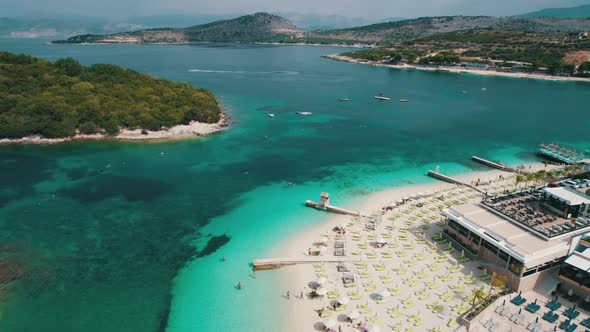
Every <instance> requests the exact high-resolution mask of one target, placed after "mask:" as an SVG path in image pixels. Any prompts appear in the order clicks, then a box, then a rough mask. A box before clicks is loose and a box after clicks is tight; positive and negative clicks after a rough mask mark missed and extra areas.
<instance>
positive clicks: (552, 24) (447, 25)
mask: <svg viewBox="0 0 590 332" xmlns="http://www.w3.org/2000/svg"><path fill="white" fill-rule="evenodd" d="M472 29H475V30H481V29H488V30H504V31H530V32H543V33H554V32H578V31H590V20H585V19H555V18H542V17H530V18H517V17H490V16H442V17H421V18H416V19H411V20H403V21H396V22H386V23H378V24H372V25H367V26H360V27H354V28H348V29H337V30H324V31H312V32H310V33H308V34H307V36H308V37H312V38H323V39H332V40H341V41H357V42H373V43H383V42H386V43H396V42H402V41H406V40H411V39H415V38H419V37H424V36H430V35H434V34H439V33H447V32H453V31H462V30H472Z"/></svg>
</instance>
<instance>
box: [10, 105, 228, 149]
mask: <svg viewBox="0 0 590 332" xmlns="http://www.w3.org/2000/svg"><path fill="white" fill-rule="evenodd" d="M229 124H230V117H229V116H228V115H227V114H226V113H223V112H222V113H221V117H220V119H219V121H218V122H216V123H202V122H197V121H191V123H190V124H187V125H177V126H174V127H170V128H167V129H162V130H158V131H150V130H144V129H142V128H133V129H131V128H124V129H121V131H120V132H119V133H118V134H117V135H106V134H90V135H85V134H77V135H75V136H70V137H63V138H45V137H41V136H38V135H34V136H26V137H22V138H2V139H0V144H3V145H7V144H49V145H52V144H61V143H67V142H73V141H85V140H111V141H129V142H151V141H167V140H179V139H186V138H193V137H202V136H211V135H215V134H219V133H221V132H222V131H224V130H226V129H227V128H228V127H229Z"/></svg>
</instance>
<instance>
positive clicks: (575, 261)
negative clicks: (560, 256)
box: [565, 254, 590, 271]
mask: <svg viewBox="0 0 590 332" xmlns="http://www.w3.org/2000/svg"><path fill="white" fill-rule="evenodd" d="M565 262H566V263H567V264H569V265H571V266H575V267H577V268H578V269H580V270H583V271H588V270H590V259H588V258H587V257H585V256H582V255H576V254H573V255H571V256H570V257H568V259H566V260H565Z"/></svg>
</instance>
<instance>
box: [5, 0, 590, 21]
mask: <svg viewBox="0 0 590 332" xmlns="http://www.w3.org/2000/svg"><path fill="white" fill-rule="evenodd" d="M589 2H590V1H589V0H290V1H287V0H0V16H12V15H29V14H33V15H43V14H53V15H80V14H82V15H87V16H102V17H113V18H122V17H127V16H136V15H158V14H234V13H236V14H237V13H253V12H257V11H270V12H278V11H282V12H287V11H288V12H301V13H316V14H336V15H343V16H349V17H365V18H384V17H408V18H409V17H417V16H433V15H458V14H464V15H493V16H502V15H513V14H519V13H524V12H527V11H533V10H537V9H542V8H545V7H571V6H577V5H581V4H585V3H589Z"/></svg>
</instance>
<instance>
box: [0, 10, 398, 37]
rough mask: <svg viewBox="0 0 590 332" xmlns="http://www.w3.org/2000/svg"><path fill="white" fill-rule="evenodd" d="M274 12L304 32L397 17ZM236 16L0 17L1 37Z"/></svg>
mask: <svg viewBox="0 0 590 332" xmlns="http://www.w3.org/2000/svg"><path fill="white" fill-rule="evenodd" d="M275 15H277V16H281V17H284V18H287V19H289V20H290V21H291V22H293V24H294V25H295V26H296V27H297V28H298V29H300V30H303V31H312V30H329V29H344V28H350V27H355V26H361V25H367V24H372V23H380V22H389V21H397V20H400V19H399V18H387V19H380V20H369V19H365V18H361V17H345V16H339V15H321V14H302V13H296V12H288V13H275ZM238 16H240V15H239V14H224V15H207V14H202V15H198V14H181V15H152V16H133V17H128V18H126V19H118V20H113V19H106V18H96V17H0V37H6V36H11V37H20V38H56V37H61V38H63V37H70V36H75V35H82V34H112V33H117V32H124V31H132V30H141V29H153V28H164V27H166V28H185V27H189V26H194V25H200V24H206V23H211V22H215V21H220V20H228V19H232V18H235V17H238Z"/></svg>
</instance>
